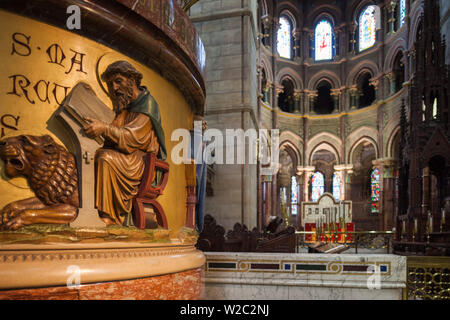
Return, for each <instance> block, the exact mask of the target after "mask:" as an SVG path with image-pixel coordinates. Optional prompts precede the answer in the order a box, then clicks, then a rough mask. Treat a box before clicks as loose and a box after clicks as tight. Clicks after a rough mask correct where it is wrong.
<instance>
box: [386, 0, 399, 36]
mask: <svg viewBox="0 0 450 320" xmlns="http://www.w3.org/2000/svg"><path fill="white" fill-rule="evenodd" d="M396 6H397V1H394V0H392V1H391V2H390V3H388V5H387V10H388V17H389V19H388V25H389V32H388V34H394V33H395V21H396V19H395V7H396Z"/></svg>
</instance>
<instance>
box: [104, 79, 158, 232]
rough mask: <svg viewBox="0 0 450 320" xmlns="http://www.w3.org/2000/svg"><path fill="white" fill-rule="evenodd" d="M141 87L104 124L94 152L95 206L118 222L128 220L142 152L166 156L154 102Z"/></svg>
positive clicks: (137, 182) (142, 157)
mask: <svg viewBox="0 0 450 320" xmlns="http://www.w3.org/2000/svg"><path fill="white" fill-rule="evenodd" d="M141 90H142V92H141V94H140V95H139V97H138V98H137V99H136V100H135V101H133V102H131V103H130V104H129V107H128V108H127V109H126V110H124V111H122V112H121V113H119V114H117V115H116V117H115V119H114V120H113V122H112V123H111V124H109V125H107V128H106V130H105V132H104V134H103V136H104V138H105V144H104V146H103V148H101V149H99V150H98V151H97V153H96V155H95V164H96V199H95V201H96V207H97V209H98V210H99V212H100V213H101V214H102V217H103V216H105V215H106V216H108V218H110V219H111V220H112V221H113V222H114V223H116V224H119V225H123V224H124V222H125V221H126V220H127V221H130V220H129V219H128V218H129V213H130V212H131V209H132V200H133V198H134V197H135V196H136V194H137V192H138V189H139V184H140V182H141V178H142V175H143V173H144V169H145V164H144V157H145V154H146V153H148V152H154V153H156V154H157V155H158V158H160V159H162V160H165V159H166V148H165V143H164V131H163V130H162V126H161V116H160V113H159V108H158V104H157V103H156V101H155V100H154V98H153V97H152V96H151V95H150V93H149V91H148V90H147V88H145V87H142V88H141ZM127 224H128V223H127Z"/></svg>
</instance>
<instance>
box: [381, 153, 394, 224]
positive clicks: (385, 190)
mask: <svg viewBox="0 0 450 320" xmlns="http://www.w3.org/2000/svg"><path fill="white" fill-rule="evenodd" d="M381 165H382V166H383V185H382V188H381V190H382V194H381V198H382V199H383V202H382V203H381V206H380V212H382V213H383V217H384V223H383V225H384V230H392V228H393V227H394V226H395V220H394V219H395V214H394V213H395V180H396V178H397V174H396V173H397V160H396V159H394V158H386V159H383V161H382V162H381Z"/></svg>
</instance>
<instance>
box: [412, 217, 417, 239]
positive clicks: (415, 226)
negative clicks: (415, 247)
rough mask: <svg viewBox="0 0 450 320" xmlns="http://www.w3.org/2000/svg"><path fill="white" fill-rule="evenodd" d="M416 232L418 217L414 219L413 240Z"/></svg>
mask: <svg viewBox="0 0 450 320" xmlns="http://www.w3.org/2000/svg"><path fill="white" fill-rule="evenodd" d="M416 234H417V218H415V219H414V229H413V242H414V241H415V239H416Z"/></svg>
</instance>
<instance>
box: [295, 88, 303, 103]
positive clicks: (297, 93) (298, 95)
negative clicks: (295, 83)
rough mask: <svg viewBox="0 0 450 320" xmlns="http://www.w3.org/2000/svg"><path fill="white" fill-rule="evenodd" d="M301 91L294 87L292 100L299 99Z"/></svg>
mask: <svg viewBox="0 0 450 320" xmlns="http://www.w3.org/2000/svg"><path fill="white" fill-rule="evenodd" d="M302 93H303V92H302V91H301V90H298V89H295V90H294V100H295V101H300V98H301V97H302Z"/></svg>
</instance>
